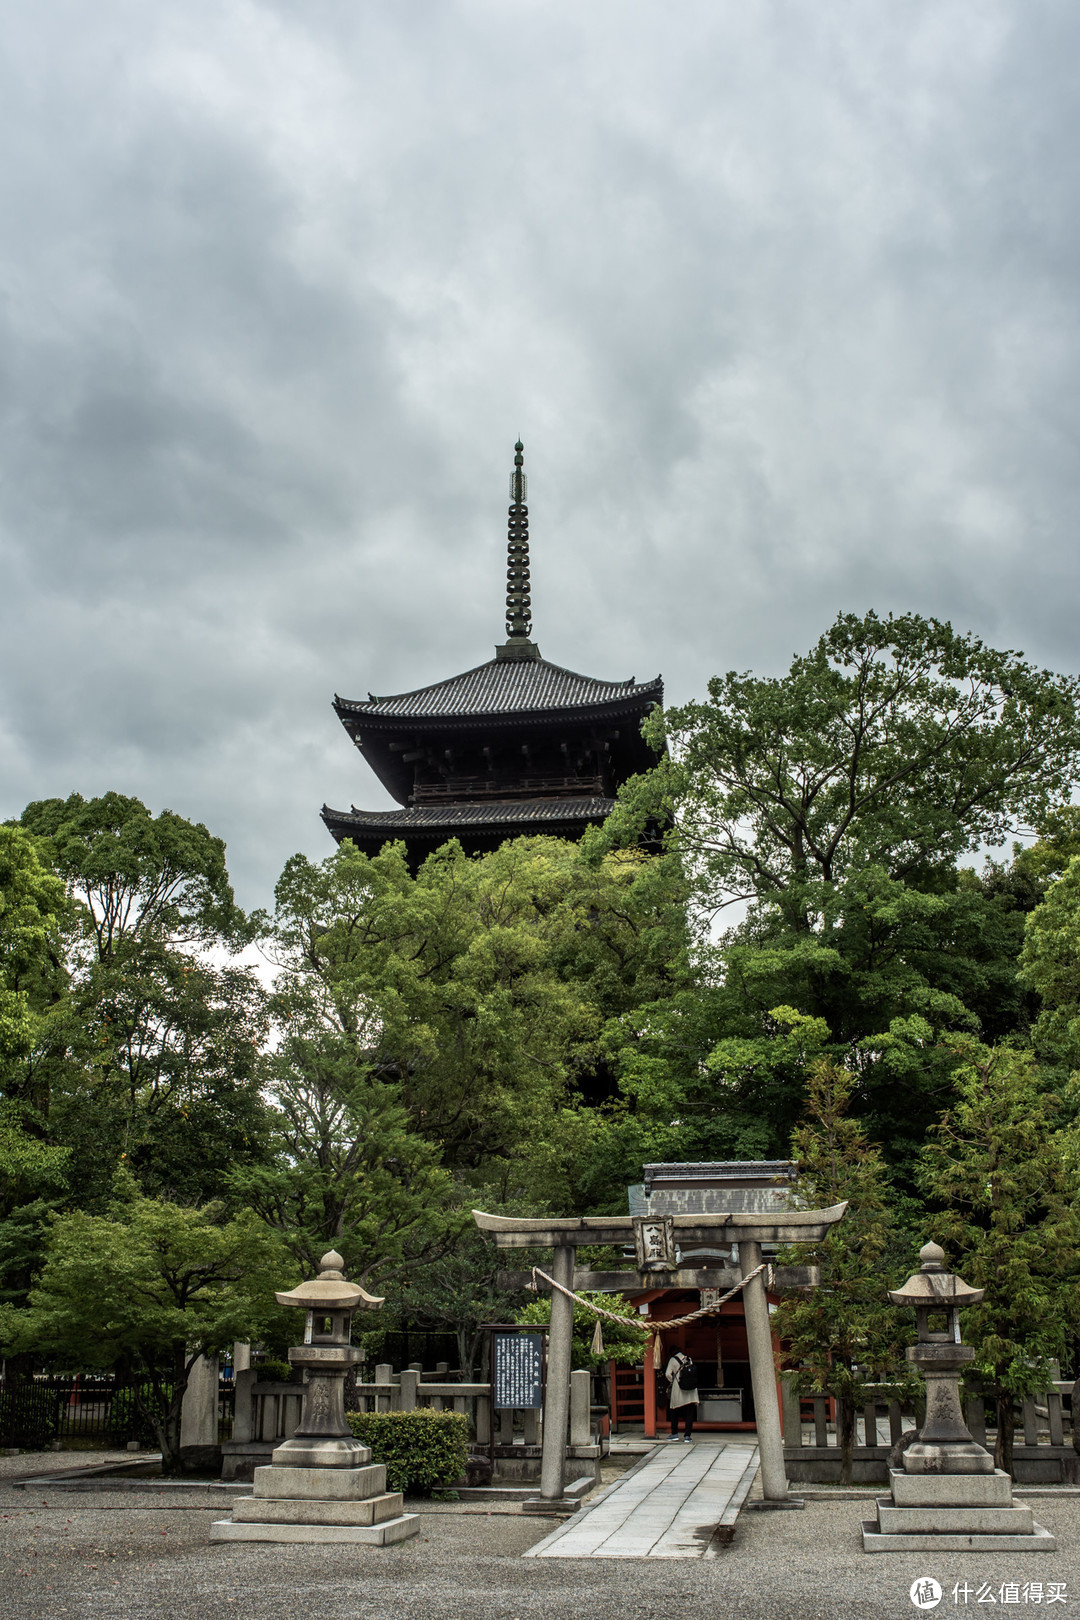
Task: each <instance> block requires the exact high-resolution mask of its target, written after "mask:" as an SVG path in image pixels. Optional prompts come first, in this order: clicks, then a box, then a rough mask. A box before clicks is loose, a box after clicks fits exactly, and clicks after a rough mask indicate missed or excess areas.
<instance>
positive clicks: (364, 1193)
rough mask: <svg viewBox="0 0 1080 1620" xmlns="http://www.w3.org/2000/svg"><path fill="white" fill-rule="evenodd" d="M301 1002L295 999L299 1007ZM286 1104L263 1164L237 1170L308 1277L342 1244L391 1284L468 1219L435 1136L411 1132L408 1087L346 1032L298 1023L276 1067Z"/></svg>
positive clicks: (362, 1269) (440, 1248)
mask: <svg viewBox="0 0 1080 1620" xmlns="http://www.w3.org/2000/svg"><path fill="white" fill-rule="evenodd" d="M296 1002H297V998H296V996H295V994H294V995H293V996H292V998H291V1003H292V1007H293V1011H294V1012H295V1010H296ZM267 1083H268V1088H269V1092H270V1096H271V1098H272V1100H273V1103H274V1104H275V1106H274V1109H273V1113H272V1124H271V1129H270V1137H269V1143H268V1154H267V1158H266V1161H265V1162H264V1163H258V1164H252V1165H248V1166H246V1167H243V1168H239V1169H237V1170H235V1171H234V1172H233V1173H232V1175H231V1177H230V1186H231V1188H232V1190H233V1193H234V1195H235V1196H236V1197H237V1199H238V1200H239V1201H241V1202H243V1203H244V1204H246V1205H249V1206H250V1207H251V1208H252V1209H255V1210H257V1211H258V1213H259V1214H260V1215H261V1216H262V1218H263V1219H264V1220H265V1221H266V1222H267V1223H268V1224H269V1225H270V1226H271V1227H273V1228H274V1230H275V1231H277V1232H278V1233H280V1235H281V1238H282V1241H283V1242H284V1243H285V1244H286V1245H287V1246H288V1248H289V1250H290V1252H291V1253H292V1254H293V1255H294V1256H295V1257H296V1259H297V1261H298V1262H299V1263H300V1265H301V1269H302V1270H303V1271H304V1272H305V1274H312V1273H313V1272H314V1271H315V1270H316V1268H317V1264H318V1260H319V1257H320V1256H321V1255H322V1254H323V1253H324V1252H325V1251H326V1248H327V1247H328V1245H329V1246H333V1247H334V1248H336V1249H338V1250H339V1251H340V1252H341V1253H342V1255H343V1256H344V1257H345V1261H346V1264H347V1265H348V1268H349V1274H350V1275H351V1276H354V1277H358V1278H359V1279H360V1281H361V1282H362V1283H363V1285H364V1286H365V1287H367V1288H368V1289H369V1290H370V1289H377V1290H379V1291H382V1290H384V1289H385V1288H387V1287H388V1286H390V1285H391V1284H392V1282H393V1281H394V1279H395V1278H397V1277H398V1276H399V1275H400V1273H401V1271H402V1268H412V1267H415V1266H416V1264H417V1263H418V1262H420V1261H421V1260H425V1259H431V1258H432V1257H434V1256H438V1255H440V1254H442V1253H443V1252H444V1251H445V1249H446V1248H447V1246H448V1245H451V1244H453V1242H454V1240H455V1237H456V1234H457V1233H458V1232H459V1231H460V1230H461V1227H462V1225H463V1223H464V1219H465V1217H464V1216H463V1215H461V1214H460V1213H459V1212H458V1211H456V1209H455V1208H454V1187H453V1181H452V1178H451V1176H450V1174H449V1172H448V1171H446V1170H445V1169H443V1168H442V1166H441V1164H440V1162H439V1158H440V1156H439V1152H438V1148H437V1147H436V1146H435V1144H433V1143H431V1142H429V1141H428V1140H427V1139H426V1138H425V1137H423V1136H421V1135H420V1134H419V1133H418V1132H417V1131H415V1130H414V1129H413V1128H412V1124H411V1121H410V1116H409V1111H408V1109H407V1108H406V1107H405V1105H404V1104H403V1103H402V1101H401V1098H400V1087H399V1086H398V1085H396V1084H394V1083H393V1082H391V1081H386V1080H381V1079H379V1078H378V1077H377V1076H376V1075H375V1074H373V1073H372V1065H371V1064H370V1062H368V1061H367V1059H366V1057H365V1054H364V1052H363V1051H362V1050H361V1049H358V1047H357V1045H356V1043H355V1041H354V1040H353V1039H352V1038H350V1037H349V1036H347V1035H345V1034H344V1033H343V1032H342V1031H335V1030H332V1029H325V1028H323V1029H320V1028H318V1027H313V1028H308V1029H307V1030H303V1031H302V1030H301V1029H300V1028H298V1027H297V1024H296V1022H294V1023H293V1025H292V1026H291V1027H290V1028H289V1030H288V1033H287V1034H286V1035H285V1038H284V1039H283V1040H282V1043H281V1045H280V1046H279V1048H278V1050H277V1052H276V1053H275V1054H274V1056H273V1058H272V1060H271V1062H270V1063H269V1064H268V1066H267Z"/></svg>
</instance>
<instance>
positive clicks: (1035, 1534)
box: [862, 1243, 1057, 1553]
mask: <svg viewBox="0 0 1080 1620" xmlns="http://www.w3.org/2000/svg"><path fill="white" fill-rule="evenodd" d="M919 1259H920V1260H921V1261H922V1265H921V1267H920V1269H919V1270H918V1271H917V1272H916V1273H915V1275H914V1276H913V1277H909V1278H908V1280H907V1282H906V1283H905V1284H904V1286H903V1288H897V1289H894V1290H891V1291H890V1293H889V1298H890V1299H891V1300H892V1302H893V1304H894V1305H910V1306H912V1307H914V1310H915V1320H916V1322H917V1324H918V1334H919V1337H918V1342H917V1343H915V1344H913V1345H909V1346H908V1360H909V1361H912V1362H914V1364H915V1366H916V1367H918V1368H919V1370H920V1372H921V1373H922V1375H923V1377H924V1378H925V1379H926V1421H925V1423H924V1424H923V1426H922V1428H921V1429H920V1430H919V1434H918V1438H917V1439H916V1440H914V1441H913V1442H912V1444H911V1445H910V1446H908V1448H907V1450H906V1451H905V1452H904V1465H903V1467H902V1468H891V1469H890V1470H889V1481H890V1484H891V1487H892V1490H891V1493H890V1495H889V1496H881V1497H879V1498H878V1504H877V1520H876V1521H875V1520H873V1519H866V1520H864V1521H863V1527H862V1528H863V1551H864V1552H922V1553H926V1552H934V1551H936V1552H965V1551H966V1552H996V1553H1002V1552H1049V1551H1052V1550H1053V1548H1054V1547H1055V1546H1056V1545H1057V1544H1056V1542H1055V1540H1054V1537H1053V1536H1052V1535H1051V1534H1050V1532H1049V1531H1048V1530H1044V1529H1043V1527H1042V1525H1041V1524H1036V1522H1035V1520H1034V1519H1033V1518H1032V1514H1031V1509H1030V1508H1029V1507H1026V1506H1024V1505H1023V1504H1021V1503H1019V1502H1017V1501H1015V1500H1014V1498H1013V1494H1012V1480H1011V1479H1010V1477H1009V1475H1008V1474H1006V1473H1005V1472H1004V1471H1003V1470H1002V1469H1000V1468H995V1467H994V1459H993V1458H992V1457H991V1455H990V1453H989V1452H988V1451H987V1450H986V1449H985V1448H984V1447H983V1446H980V1445H979V1444H978V1443H977V1442H976V1441H975V1440H973V1439H972V1437H971V1435H970V1434H969V1433H968V1429H967V1426H966V1424H965V1423H964V1414H963V1412H962V1411H961V1408H960V1370H961V1368H962V1367H966V1366H967V1365H968V1364H969V1363H970V1362H972V1361H974V1359H975V1352H974V1350H972V1349H971V1348H970V1346H969V1345H966V1344H961V1342H960V1311H961V1310H962V1309H963V1307H964V1306H965V1305H978V1303H979V1301H980V1300H981V1299H982V1297H983V1290H982V1289H981V1288H969V1287H968V1285H967V1283H966V1282H964V1280H963V1278H962V1277H957V1276H956V1275H954V1273H953V1272H951V1271H946V1269H945V1253H944V1250H943V1249H941V1248H939V1247H938V1245H937V1244H936V1243H928V1244H926V1246H925V1248H923V1249H920V1251H919Z"/></svg>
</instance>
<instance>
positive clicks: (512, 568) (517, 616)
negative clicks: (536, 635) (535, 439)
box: [506, 439, 535, 657]
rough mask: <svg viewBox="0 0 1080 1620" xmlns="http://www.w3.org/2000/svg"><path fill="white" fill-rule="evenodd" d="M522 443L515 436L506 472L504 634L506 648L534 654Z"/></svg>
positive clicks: (527, 515) (525, 483) (526, 490)
mask: <svg viewBox="0 0 1080 1620" xmlns="http://www.w3.org/2000/svg"><path fill="white" fill-rule="evenodd" d="M524 449H525V446H524V445H523V444H522V442H521V440H520V439H519V440H518V441H517V443H516V444H515V446H514V470H513V472H512V473H511V474H510V520H509V526H508V531H507V545H506V635H507V648H508V649H510V648H513V649H515V650H516V649H517V648H520V649H521V652H522V653H523V654H524V655H525V656H526V657H528V656H530V655H531V656H535V652H534V649H533V646H532V599H531V597H530V595H529V508H528V507H527V506H526V505H525V497H526V494H527V493H528V484H527V481H526V478H525V473H524V471H523V467H524V464H525V457H524V455H523V454H522V452H523V451H524Z"/></svg>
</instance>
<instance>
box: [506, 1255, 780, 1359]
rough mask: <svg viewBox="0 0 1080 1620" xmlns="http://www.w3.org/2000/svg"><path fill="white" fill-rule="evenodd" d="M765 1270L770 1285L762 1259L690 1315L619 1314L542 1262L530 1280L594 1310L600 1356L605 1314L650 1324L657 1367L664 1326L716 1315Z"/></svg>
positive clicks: (595, 1342)
mask: <svg viewBox="0 0 1080 1620" xmlns="http://www.w3.org/2000/svg"><path fill="white" fill-rule="evenodd" d="M763 1271H767V1272H768V1273H769V1276H768V1279H767V1282H766V1287H769V1288H771V1287H772V1280H773V1277H772V1266H771V1265H770V1264H769V1262H768V1261H767V1260H763V1261H762V1263H761V1265H760V1266H755V1267H754V1269H753V1271H749V1272H747V1274H746V1276H745V1277H740V1278H739V1281H738V1282H737V1283H736V1284H735V1286H734V1288H729V1289H728V1291H727V1293H726V1294H724V1295H723V1296H722V1298H720V1299H718V1300H717V1302H716V1304H715V1305H703V1306H702V1307H701V1309H700V1310H697V1311H691V1312H690V1314H689V1315H688V1316H671V1317H661V1316H646V1317H645V1318H644V1320H643V1319H642V1318H641V1317H640V1316H619V1315H617V1314H616V1312H615V1311H607V1310H605V1309H604V1307H603V1306H602V1305H594V1304H593V1302H592V1300H589V1299H583V1298H582V1296H581V1295H580V1294H575V1293H574V1291H573V1289H572V1288H566V1287H564V1286H563V1284H562V1283H561V1282H556V1281H555V1278H554V1277H549V1276H548V1274H547V1272H546V1271H541V1270H540V1267H539V1266H533V1268H532V1282H531V1283H530V1284H529V1287H530V1288H531V1289H532V1290H533V1292H534V1293H539V1289H538V1288H537V1286H536V1279H537V1277H540V1278H542V1279H543V1281H544V1282H546V1283H550V1284H551V1286H552V1288H557V1289H558V1290H559V1293H560V1294H565V1295H566V1297H567V1299H572V1300H573V1301H574V1303H575V1304H576V1305H580V1306H582V1307H583V1309H584V1310H587V1311H592V1313H593V1315H594V1316H595V1317H596V1318H597V1322H596V1327H595V1329H594V1330H593V1337H592V1346H591V1348H592V1352H593V1354H594V1355H597V1356H599V1355H602V1354H603V1351H604V1336H603V1334H602V1332H601V1330H600V1318H601V1317H606V1319H607V1320H608V1321H609V1322H617V1323H618V1324H619V1326H620V1327H643V1326H647V1327H648V1329H649V1331H650V1333H651V1334H652V1341H653V1366H654V1367H657V1368H658V1367H659V1366H660V1364H661V1361H662V1359H663V1352H662V1349H661V1338H660V1335H661V1331H662V1330H664V1329H666V1328H677V1327H685V1326H686V1324H687V1322H696V1321H697V1320H698V1318H699V1317H701V1316H716V1315H717V1313H718V1312H719V1310H720V1307H721V1306H722V1305H726V1304H727V1302H728V1300H729V1299H732V1298H734V1296H735V1295H736V1294H737V1293H738V1292H739V1290H740V1288H745V1287H746V1285H747V1283H748V1282H750V1281H751V1280H752V1279H753V1278H754V1277H758V1276H760V1275H761V1273H762V1272H763Z"/></svg>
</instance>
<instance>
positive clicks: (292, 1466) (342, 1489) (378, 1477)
mask: <svg viewBox="0 0 1080 1620" xmlns="http://www.w3.org/2000/svg"><path fill="white" fill-rule="evenodd" d="M344 1264H345V1262H344V1261H343V1260H342V1258H341V1256H340V1254H337V1253H335V1252H334V1250H333V1249H331V1250H330V1252H329V1254H324V1255H323V1257H322V1259H321V1260H320V1261H319V1275H318V1276H317V1277H316V1278H314V1279H313V1280H311V1281H309V1282H304V1283H301V1284H300V1286H299V1288H293V1289H292V1290H290V1292H289V1293H286V1294H275V1296H274V1297H275V1298H276V1300H277V1302H278V1304H279V1305H292V1306H295V1307H296V1308H297V1309H298V1310H302V1311H305V1312H306V1313H307V1314H306V1317H305V1322H304V1342H303V1344H298V1345H294V1346H293V1348H292V1349H291V1350H290V1351H289V1360H290V1361H291V1362H292V1364H293V1366H294V1367H299V1368H301V1369H302V1370H303V1372H304V1373H305V1374H306V1380H307V1381H306V1383H305V1384H304V1396H303V1402H302V1405H301V1411H300V1422H299V1423H298V1425H297V1427H296V1432H295V1433H294V1434H293V1435H292V1437H291V1438H290V1439H288V1440H283V1441H282V1443H281V1445H279V1446H275V1448H274V1452H273V1455H272V1457H271V1461H270V1464H269V1466H268V1467H264V1468H256V1470H255V1481H254V1487H253V1493H252V1495H251V1496H247V1497H241V1498H240V1499H239V1500H238V1501H237V1502H236V1503H235V1505H234V1507H233V1512H232V1518H231V1519H221V1520H219V1521H218V1522H217V1523H216V1524H215V1525H213V1526H212V1528H211V1531H210V1539H211V1540H212V1541H323V1542H325V1541H359V1542H367V1543H368V1544H369V1545H375V1546H378V1547H385V1546H387V1545H388V1544H389V1543H391V1542H395V1541H403V1540H405V1539H406V1538H407V1537H409V1536H415V1535H416V1533H417V1531H418V1530H419V1528H420V1521H419V1519H418V1517H417V1515H416V1514H415V1513H405V1512H404V1511H403V1502H402V1498H401V1493H400V1492H399V1491H388V1490H387V1489H386V1467H385V1465H384V1464H382V1463H372V1461H371V1451H370V1449H369V1448H368V1447H367V1446H365V1445H362V1444H361V1443H360V1441H359V1440H357V1439H355V1438H354V1436H353V1433H352V1430H351V1429H350V1428H349V1425H348V1422H347V1420H346V1417H345V1374H346V1373H347V1372H348V1370H349V1368H350V1367H352V1366H354V1365H355V1364H356V1362H357V1361H359V1359H360V1352H359V1350H357V1349H355V1348H354V1347H353V1345H352V1344H351V1343H350V1342H349V1340H350V1330H351V1327H352V1316H353V1312H354V1311H355V1310H356V1309H357V1307H358V1306H365V1307H367V1308H368V1309H371V1308H373V1307H374V1306H376V1305H381V1304H382V1300H381V1299H376V1298H374V1297H373V1295H371V1294H368V1293H365V1291H364V1290H363V1289H362V1288H361V1287H360V1286H359V1284H358V1283H351V1282H347V1281H346V1280H345V1273H344V1271H343V1270H342V1267H343V1266H344Z"/></svg>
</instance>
